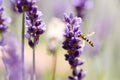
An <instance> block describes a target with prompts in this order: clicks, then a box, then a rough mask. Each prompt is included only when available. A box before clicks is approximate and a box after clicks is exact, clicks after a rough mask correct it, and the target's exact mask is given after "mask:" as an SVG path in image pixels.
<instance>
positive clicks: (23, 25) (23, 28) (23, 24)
mask: <svg viewBox="0 0 120 80" xmlns="http://www.w3.org/2000/svg"><path fill="white" fill-rule="evenodd" d="M24 34H25V12H23V14H22V36H21V38H22V45H21V47H22V49H21V52H22V55H21V59H22V80H25V71H24V38H25V37H24Z"/></svg>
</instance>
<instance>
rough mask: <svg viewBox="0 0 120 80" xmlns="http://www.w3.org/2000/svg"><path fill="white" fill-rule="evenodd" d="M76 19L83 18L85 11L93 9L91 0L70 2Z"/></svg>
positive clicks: (73, 0)
mask: <svg viewBox="0 0 120 80" xmlns="http://www.w3.org/2000/svg"><path fill="white" fill-rule="evenodd" d="M72 3H73V6H74V7H75V10H76V14H77V16H78V17H81V18H84V17H85V15H86V11H88V10H89V9H91V8H92V7H93V2H92V0H72Z"/></svg>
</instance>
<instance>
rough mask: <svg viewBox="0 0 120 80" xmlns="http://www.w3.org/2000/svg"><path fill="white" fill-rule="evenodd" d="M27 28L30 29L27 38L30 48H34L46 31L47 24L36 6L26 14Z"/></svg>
mask: <svg viewBox="0 0 120 80" xmlns="http://www.w3.org/2000/svg"><path fill="white" fill-rule="evenodd" d="M26 14H27V15H26V16H27V17H26V27H27V28H28V30H27V33H26V35H25V36H26V38H27V39H28V43H29V45H30V47H34V46H35V45H36V44H38V42H39V36H40V35H41V34H43V33H44V31H45V30H46V28H45V24H44V23H43V22H42V20H41V16H42V13H41V12H40V11H38V8H37V7H36V6H34V7H33V8H32V10H31V11H28V12H27V13H26Z"/></svg>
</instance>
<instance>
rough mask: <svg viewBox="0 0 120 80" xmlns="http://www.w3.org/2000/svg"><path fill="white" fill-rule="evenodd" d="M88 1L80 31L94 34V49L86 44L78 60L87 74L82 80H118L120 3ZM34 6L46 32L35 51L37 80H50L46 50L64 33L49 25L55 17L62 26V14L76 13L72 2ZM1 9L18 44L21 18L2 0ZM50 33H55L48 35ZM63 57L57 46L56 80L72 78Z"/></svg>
mask: <svg viewBox="0 0 120 80" xmlns="http://www.w3.org/2000/svg"><path fill="white" fill-rule="evenodd" d="M89 1H92V2H91V3H90V6H89V9H88V10H86V11H85V13H86V14H85V17H84V19H83V22H82V24H81V26H80V30H81V31H82V32H83V33H88V32H95V34H94V35H93V36H91V37H89V38H90V39H91V40H92V41H93V42H94V44H95V47H91V46H90V45H89V44H88V43H86V45H85V48H84V51H83V54H82V56H81V58H82V59H85V64H84V65H82V66H81V67H82V68H83V69H84V70H86V71H87V75H86V77H85V78H84V80H119V79H120V35H119V34H120V28H119V27H120V1H119V0H89ZM36 5H38V6H39V10H41V11H42V13H43V16H42V19H43V21H44V22H45V23H46V28H47V30H46V32H45V34H44V35H41V36H40V44H39V45H38V46H37V47H36V71H37V78H38V80H52V71H53V64H54V62H53V61H54V56H53V55H52V53H50V51H49V47H52V45H51V44H53V45H54V44H55V43H56V42H53V43H49V38H50V37H49V36H51V35H53V34H56V35H57V36H58V38H60V37H61V34H62V33H63V32H62V30H61V29H59V28H54V26H53V28H52V26H49V25H50V24H51V23H52V22H51V21H52V20H53V19H54V18H55V17H57V19H60V20H61V23H62V21H63V14H64V13H65V12H66V13H74V14H76V10H75V7H74V5H73V2H72V0H40V1H39V2H38V3H37V4H36ZM3 6H4V8H5V14H6V15H7V16H10V17H11V18H12V23H11V25H10V27H9V29H10V31H11V32H13V33H14V34H15V35H16V36H17V38H18V41H19V42H20V39H21V38H20V37H21V23H22V22H21V20H22V19H21V18H22V17H21V16H22V15H21V14H18V13H16V12H14V11H13V10H12V8H11V3H10V1H9V0H4V4H3ZM58 22H59V21H58ZM62 26H63V25H62ZM59 27H61V26H59ZM50 30H52V31H56V32H55V33H53V34H51V33H50V32H51V31H50ZM59 30H61V31H59ZM59 32H60V33H59ZM49 34H51V35H49ZM56 44H58V43H56ZM48 45H49V46H48ZM18 53H20V52H18ZM65 53H66V51H65V50H64V49H62V44H61V43H59V45H58V47H57V52H56V54H57V66H56V80H68V79H67V76H68V75H71V69H70V66H69V64H68V62H67V61H65V58H64V54H65ZM1 57H2V54H0V80H4V77H5V74H6V72H5V68H4V64H3V62H2V59H1ZM31 67H32V49H31V48H30V47H29V45H28V43H27V40H25V68H26V70H27V71H28V73H29V72H30V71H31Z"/></svg>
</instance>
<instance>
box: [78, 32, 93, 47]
mask: <svg viewBox="0 0 120 80" xmlns="http://www.w3.org/2000/svg"><path fill="white" fill-rule="evenodd" d="M93 34H94V32H92V33H88V34H83V33H81V34H80V35H79V36H78V37H80V38H82V39H83V40H84V41H86V42H88V43H89V44H90V45H91V46H92V47H94V43H93V42H92V41H91V40H90V39H88V38H87V36H91V35H93ZM84 41H83V42H82V45H85V42H84Z"/></svg>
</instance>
